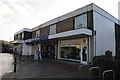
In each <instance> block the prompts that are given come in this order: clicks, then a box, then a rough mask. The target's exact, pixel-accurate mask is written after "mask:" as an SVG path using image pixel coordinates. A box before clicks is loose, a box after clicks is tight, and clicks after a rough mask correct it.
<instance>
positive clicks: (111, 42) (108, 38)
mask: <svg viewBox="0 0 120 80" xmlns="http://www.w3.org/2000/svg"><path fill="white" fill-rule="evenodd" d="M93 20H94V30H95V31H96V44H95V47H96V50H95V52H96V53H95V54H96V56H98V55H104V54H105V51H107V50H110V51H112V53H113V54H112V55H113V56H115V25H114V22H112V21H110V20H109V19H107V18H105V17H103V16H102V15H100V14H98V13H97V12H95V11H93Z"/></svg>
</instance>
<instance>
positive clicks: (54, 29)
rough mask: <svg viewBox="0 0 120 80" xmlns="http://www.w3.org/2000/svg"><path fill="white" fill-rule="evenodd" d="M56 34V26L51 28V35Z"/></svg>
mask: <svg viewBox="0 0 120 80" xmlns="http://www.w3.org/2000/svg"><path fill="white" fill-rule="evenodd" d="M55 33H56V24H54V25H51V26H50V34H55Z"/></svg>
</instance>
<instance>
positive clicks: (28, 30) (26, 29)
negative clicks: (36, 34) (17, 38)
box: [14, 28, 31, 35]
mask: <svg viewBox="0 0 120 80" xmlns="http://www.w3.org/2000/svg"><path fill="white" fill-rule="evenodd" d="M23 31H27V32H31V29H29V28H23V29H22V30H20V31H18V32H16V33H15V34H14V35H17V34H19V33H21V32H23Z"/></svg>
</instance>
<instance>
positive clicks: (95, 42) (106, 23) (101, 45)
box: [23, 3, 120, 64]
mask: <svg viewBox="0 0 120 80" xmlns="http://www.w3.org/2000/svg"><path fill="white" fill-rule="evenodd" d="M119 29H120V25H119V23H118V19H116V18H115V17H113V16H112V15H110V14H109V13H108V12H106V11H105V10H103V9H101V8H100V7H98V6H97V5H95V4H93V3H92V4H89V5H87V6H84V7H82V8H79V9H77V10H75V11H72V12H70V13H67V14H65V15H62V16H60V17H57V18H55V19H53V20H50V21H48V22H46V23H43V24H41V25H39V26H37V27H35V28H33V29H31V33H32V38H31V39H27V40H23V41H24V44H27V45H28V46H31V49H30V50H29V49H28V50H29V53H31V54H34V53H35V50H37V49H39V50H40V51H41V52H42V56H43V57H49V58H55V59H64V60H72V61H79V62H81V63H83V64H89V63H91V62H92V58H93V57H94V56H100V55H104V54H105V51H107V50H110V51H112V56H117V57H119V56H120V55H119V53H120V43H119V41H120V38H119V36H120V31H119ZM25 49H26V48H25ZM26 50H27V49H26ZM25 54H26V53H25Z"/></svg>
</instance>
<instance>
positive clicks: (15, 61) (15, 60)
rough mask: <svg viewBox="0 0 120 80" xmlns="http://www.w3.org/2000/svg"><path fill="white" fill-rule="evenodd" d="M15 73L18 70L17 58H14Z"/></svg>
mask: <svg viewBox="0 0 120 80" xmlns="http://www.w3.org/2000/svg"><path fill="white" fill-rule="evenodd" d="M13 64H14V73H15V72H16V67H17V58H14V63H13Z"/></svg>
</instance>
